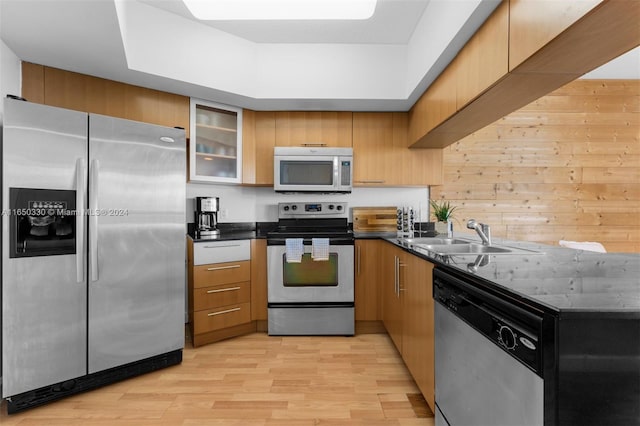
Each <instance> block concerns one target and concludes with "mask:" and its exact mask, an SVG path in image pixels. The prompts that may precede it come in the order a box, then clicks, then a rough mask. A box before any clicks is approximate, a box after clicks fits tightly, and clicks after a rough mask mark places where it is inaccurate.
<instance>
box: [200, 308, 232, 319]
mask: <svg viewBox="0 0 640 426" xmlns="http://www.w3.org/2000/svg"><path fill="white" fill-rule="evenodd" d="M239 310H240V308H231V309H225V310H224V311H218V312H209V313H208V314H207V316H208V317H215V316H216V315H222V314H228V313H229V312H235V311H239Z"/></svg>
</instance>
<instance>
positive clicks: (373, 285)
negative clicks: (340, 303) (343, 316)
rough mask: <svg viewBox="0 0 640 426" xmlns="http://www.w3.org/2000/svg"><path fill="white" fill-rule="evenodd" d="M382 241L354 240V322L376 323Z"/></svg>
mask: <svg viewBox="0 0 640 426" xmlns="http://www.w3.org/2000/svg"><path fill="white" fill-rule="evenodd" d="M381 246H382V241H380V240H378V239H373V240H365V239H362V240H356V243H355V257H356V258H355V271H354V272H355V295H354V296H355V306H356V309H355V310H356V313H355V317H356V321H378V320H380V319H381V314H380V304H379V303H378V301H379V300H380V295H379V294H378V290H379V280H380V248H381Z"/></svg>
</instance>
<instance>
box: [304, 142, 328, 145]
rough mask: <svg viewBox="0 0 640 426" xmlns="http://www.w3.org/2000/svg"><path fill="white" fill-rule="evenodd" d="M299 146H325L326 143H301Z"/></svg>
mask: <svg viewBox="0 0 640 426" xmlns="http://www.w3.org/2000/svg"><path fill="white" fill-rule="evenodd" d="M300 145H301V146H327V144H326V143H324V142H317V143H302V144H300Z"/></svg>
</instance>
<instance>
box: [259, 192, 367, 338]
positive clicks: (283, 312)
mask: <svg viewBox="0 0 640 426" xmlns="http://www.w3.org/2000/svg"><path fill="white" fill-rule="evenodd" d="M278 219H279V220H278V227H277V229H276V230H274V231H272V232H269V233H268V234H267V271H268V284H267V300H268V313H269V322H268V332H269V334H271V335H350V336H352V335H353V334H354V329H355V318H354V277H353V264H354V237H353V232H352V231H351V230H350V229H349V224H348V211H347V204H346V203H341V202H291V203H280V204H278Z"/></svg>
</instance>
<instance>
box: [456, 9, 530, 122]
mask: <svg viewBox="0 0 640 426" xmlns="http://www.w3.org/2000/svg"><path fill="white" fill-rule="evenodd" d="M541 9H543V8H541ZM455 61H456V62H457V63H456V64H455V65H454V72H455V74H456V76H455V80H456V110H459V109H462V108H463V107H464V106H465V105H466V104H467V103H469V102H470V101H471V100H473V99H474V98H475V97H476V96H478V95H480V93H482V92H484V91H485V90H486V89H487V88H489V87H490V86H491V85H493V84H494V83H496V82H497V81H498V80H500V79H501V78H502V77H504V76H505V75H506V74H507V72H508V67H509V2H503V3H502V4H501V5H500V6H498V8H497V9H496V11H495V12H494V13H493V14H492V15H491V17H490V18H489V20H487V23H486V25H483V26H482V27H481V28H480V29H479V30H478V32H476V33H475V34H474V35H473V37H471V39H470V40H469V42H468V43H467V44H466V45H465V46H464V49H462V50H461V51H460V53H459V54H458V56H457V57H456V59H455Z"/></svg>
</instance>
